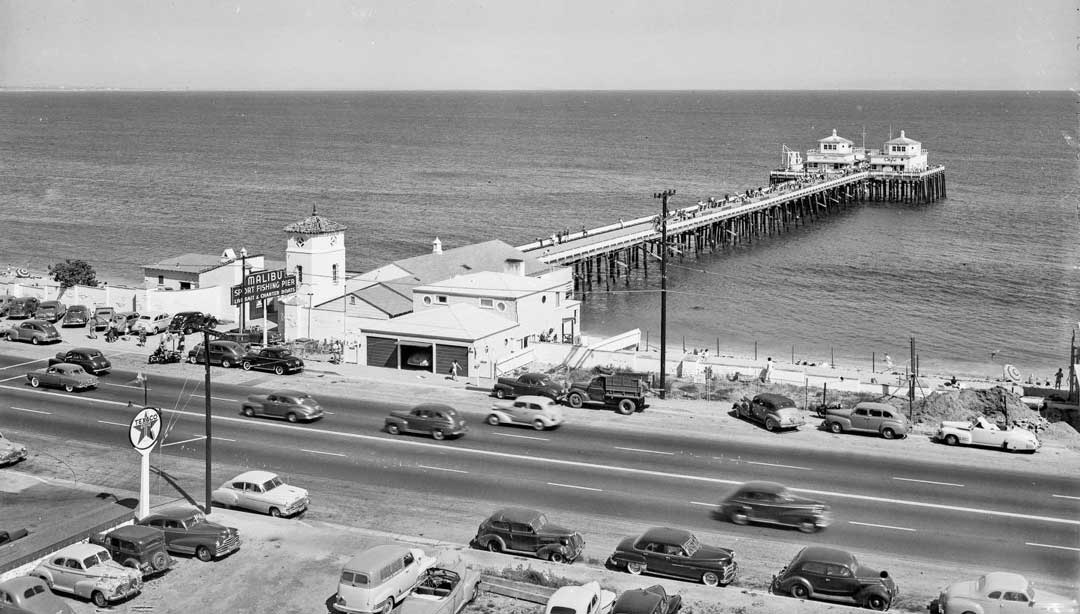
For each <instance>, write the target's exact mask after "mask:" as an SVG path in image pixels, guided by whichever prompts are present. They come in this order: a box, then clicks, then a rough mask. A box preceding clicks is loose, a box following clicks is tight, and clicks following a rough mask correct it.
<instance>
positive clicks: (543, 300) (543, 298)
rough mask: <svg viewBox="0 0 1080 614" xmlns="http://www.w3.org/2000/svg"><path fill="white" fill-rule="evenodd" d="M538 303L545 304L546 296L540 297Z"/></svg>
mask: <svg viewBox="0 0 1080 614" xmlns="http://www.w3.org/2000/svg"><path fill="white" fill-rule="evenodd" d="M540 302H541V303H546V302H547V295H546V294H545V295H543V296H541V297H540Z"/></svg>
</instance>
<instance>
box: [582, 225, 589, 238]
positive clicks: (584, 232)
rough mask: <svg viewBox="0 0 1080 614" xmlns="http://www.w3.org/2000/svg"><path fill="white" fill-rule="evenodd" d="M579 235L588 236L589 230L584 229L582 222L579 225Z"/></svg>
mask: <svg viewBox="0 0 1080 614" xmlns="http://www.w3.org/2000/svg"><path fill="white" fill-rule="evenodd" d="M581 236H582V237H587V236H589V231H588V230H586V229H585V224H582V225H581Z"/></svg>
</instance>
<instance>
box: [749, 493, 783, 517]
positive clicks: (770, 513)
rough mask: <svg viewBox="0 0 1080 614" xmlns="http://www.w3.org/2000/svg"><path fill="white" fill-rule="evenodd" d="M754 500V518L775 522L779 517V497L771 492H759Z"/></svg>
mask: <svg viewBox="0 0 1080 614" xmlns="http://www.w3.org/2000/svg"><path fill="white" fill-rule="evenodd" d="M754 494H756V495H757V497H755V501H754V507H753V509H754V520H758V521H760V522H776V521H777V520H779V518H780V513H779V510H780V498H779V497H777V496H776V495H775V494H773V493H769V492H759V493H754Z"/></svg>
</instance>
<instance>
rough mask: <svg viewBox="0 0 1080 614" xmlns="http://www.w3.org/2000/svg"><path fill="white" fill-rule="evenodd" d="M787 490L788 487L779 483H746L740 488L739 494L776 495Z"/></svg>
mask: <svg viewBox="0 0 1080 614" xmlns="http://www.w3.org/2000/svg"><path fill="white" fill-rule="evenodd" d="M785 490H787V486H784V485H783V484H779V483H777V482H765V481H755V482H745V483H743V485H742V486H740V487H739V492H765V493H769V494H770V495H776V494H779V493H782V492H784V491H785Z"/></svg>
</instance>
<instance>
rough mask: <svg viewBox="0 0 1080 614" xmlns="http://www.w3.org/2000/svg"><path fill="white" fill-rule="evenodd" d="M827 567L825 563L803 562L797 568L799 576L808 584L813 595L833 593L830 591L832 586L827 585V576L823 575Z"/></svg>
mask: <svg viewBox="0 0 1080 614" xmlns="http://www.w3.org/2000/svg"><path fill="white" fill-rule="evenodd" d="M827 567H828V566H827V565H826V564H825V563H818V562H816V561H805V562H804V563H803V564H802V565H801V566H800V567H799V575H800V576H802V577H803V578H805V579H806V581H807V582H809V583H810V586H811V587H812V588H813V590H814V592H815V593H822V594H825V595H833V594H835V593H834V592H833V591H832V586H831V585H830V584H829V579H828V576H827V575H826V573H825V570H826V568H827Z"/></svg>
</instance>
